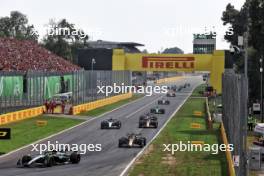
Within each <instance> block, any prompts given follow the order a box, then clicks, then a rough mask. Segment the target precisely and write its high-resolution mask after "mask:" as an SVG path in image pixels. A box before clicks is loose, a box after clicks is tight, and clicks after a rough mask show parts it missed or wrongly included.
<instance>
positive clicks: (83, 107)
mask: <svg viewBox="0 0 264 176" xmlns="http://www.w3.org/2000/svg"><path fill="white" fill-rule="evenodd" d="M131 97H132V93H126V94H121V95H116V96H113V97H109V98H105V99H100V100H96V101H93V102H89V103H85V104H81V105H77V106H73V107H72V115H77V114H80V113H81V112H84V111H90V110H93V109H96V108H99V107H102V106H105V105H109V104H112V103H115V102H118V101H120V100H124V99H127V98H131Z"/></svg>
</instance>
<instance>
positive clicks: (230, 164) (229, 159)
mask: <svg viewBox="0 0 264 176" xmlns="http://www.w3.org/2000/svg"><path fill="white" fill-rule="evenodd" d="M220 129H221V137H222V140H223V142H224V144H225V145H226V146H228V141H227V137H226V132H225V127H224V124H223V123H221V127H220ZM225 154H226V159H227V164H228V173H229V174H228V175H229V176H236V173H235V168H234V163H233V159H232V154H231V152H230V151H227V150H226V152H225Z"/></svg>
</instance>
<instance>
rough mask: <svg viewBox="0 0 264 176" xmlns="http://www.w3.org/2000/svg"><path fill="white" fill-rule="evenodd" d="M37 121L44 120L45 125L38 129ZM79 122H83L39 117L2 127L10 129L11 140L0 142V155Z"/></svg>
mask: <svg viewBox="0 0 264 176" xmlns="http://www.w3.org/2000/svg"><path fill="white" fill-rule="evenodd" d="M38 120H46V121H47V125H46V126H43V127H38V126H37V125H36V121H38ZM81 122H83V120H78V119H66V118H59V117H47V116H39V117H35V118H31V119H26V120H23V121H19V122H15V123H11V124H6V125H2V126H0V128H11V140H0V154H1V153H2V154H3V153H7V152H10V151H12V150H15V149H17V148H19V147H22V146H25V145H27V144H30V143H32V142H34V141H37V140H39V139H42V138H45V137H47V136H50V135H52V134H55V133H57V132H59V131H62V130H64V129H67V128H70V127H72V126H74V125H77V124H79V123H81Z"/></svg>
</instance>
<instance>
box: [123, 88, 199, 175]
mask: <svg viewBox="0 0 264 176" xmlns="http://www.w3.org/2000/svg"><path fill="white" fill-rule="evenodd" d="M198 85H199V84H197V85H195V86H194V87H193V89H192V91H191V92H190V93H189V95H188V96H187V97H186V99H185V100H184V101H183V102H182V103H181V104H180V105H179V106H178V108H177V109H176V110H175V111H174V112H173V113H172V115H171V116H170V117H169V119H168V120H167V121H166V122H165V123H164V125H163V126H162V127H161V128H160V130H159V131H158V132H157V133H156V135H155V136H154V137H153V138H152V139H151V140H150V141H149V142H148V143H147V145H146V146H145V147H144V148H143V149H142V150H141V151H140V152H139V153H138V154H137V155H136V156H135V157H134V158H133V159H132V160H131V161H130V163H129V164H128V165H127V166H126V168H125V169H124V170H123V172H122V173H121V174H120V175H119V176H125V174H127V171H128V170H129V168H130V167H131V166H132V165H133V164H134V162H135V161H136V160H137V159H138V158H139V157H140V156H141V155H142V154H143V153H144V151H145V150H146V148H147V147H148V146H149V145H150V144H151V143H152V141H153V140H154V139H156V137H157V136H158V135H159V134H160V132H161V131H162V130H163V129H164V128H165V126H166V125H167V124H168V123H169V121H170V120H171V119H172V117H174V116H175V114H176V113H177V112H178V111H179V109H180V108H181V107H182V106H183V105H184V103H185V102H186V101H187V100H188V99H189V98H190V96H191V95H192V92H193V90H194V89H195V88H196V87H197V86H198Z"/></svg>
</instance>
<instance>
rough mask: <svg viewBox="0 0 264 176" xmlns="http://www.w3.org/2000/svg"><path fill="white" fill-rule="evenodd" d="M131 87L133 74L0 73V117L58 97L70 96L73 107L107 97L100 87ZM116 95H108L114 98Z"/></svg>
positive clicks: (101, 72) (111, 72)
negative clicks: (100, 90) (61, 94)
mask: <svg viewBox="0 0 264 176" xmlns="http://www.w3.org/2000/svg"><path fill="white" fill-rule="evenodd" d="M114 83H116V84H117V85H121V84H122V83H123V84H124V85H126V86H127V85H131V72H130V71H98V70H96V71H95V70H94V71H92V70H91V71H84V70H81V71H76V72H69V73H63V74H62V73H55V72H40V71H28V72H0V114H5V113H8V112H13V111H17V110H20V109H26V108H31V107H36V106H40V105H43V104H44V102H45V100H47V99H50V98H52V97H53V96H54V95H56V94H60V93H70V95H71V99H70V102H71V104H72V105H78V104H83V103H87V102H91V101H95V100H98V99H102V98H106V94H104V93H97V91H98V89H97V86H112V85H113V84H114ZM114 95H117V94H115V93H111V94H110V95H108V97H110V96H114Z"/></svg>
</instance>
